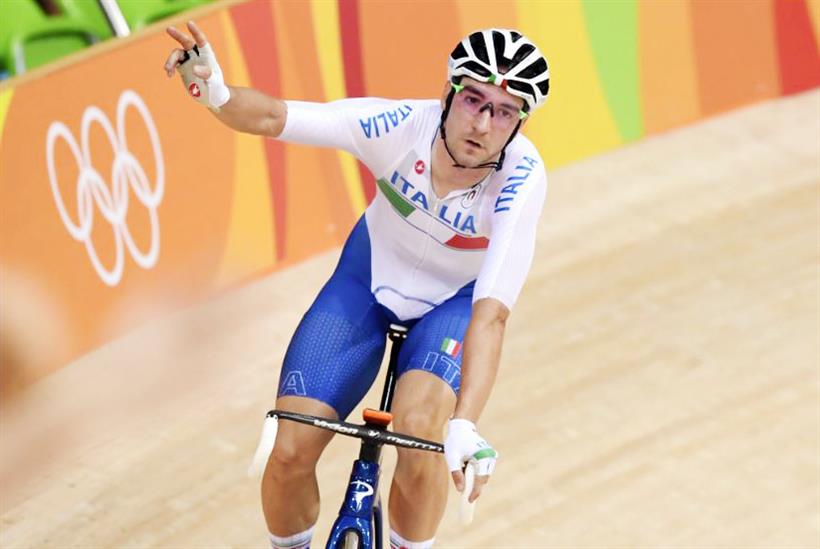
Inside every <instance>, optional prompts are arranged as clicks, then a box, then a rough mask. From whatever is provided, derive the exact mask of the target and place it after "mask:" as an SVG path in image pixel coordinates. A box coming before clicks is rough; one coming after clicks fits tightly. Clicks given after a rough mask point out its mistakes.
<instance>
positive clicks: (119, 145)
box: [46, 90, 165, 286]
mask: <svg viewBox="0 0 820 549" xmlns="http://www.w3.org/2000/svg"><path fill="white" fill-rule="evenodd" d="M129 107H133V108H135V109H136V110H137V112H138V113H139V114H140V115H141V116H142V120H143V122H144V123H145V127H146V128H147V130H148V135H149V137H150V139H151V148H152V149H153V152H154V165H155V166H156V182H155V183H154V185H153V190H152V189H151V185H150V184H149V181H148V176H147V175H146V174H145V170H144V169H143V168H142V165H140V163H139V161H138V160H137V159H136V158H135V157H134V155H133V154H131V152H130V151H129V150H128V141H127V139H126V136H125V133H126V132H125V129H126V128H125V114H126V112H127V111H128V108H129ZM95 122H96V123H98V124H99V125H100V126H101V127H102V129H103V131H104V132H105V134H106V136H107V137H108V141H109V142H110V143H111V148H112V149H113V151H114V162H113V165H112V169H111V181H112V182H113V185H112V186H111V187H110V188H109V185H108V183H107V182H106V180H105V179H104V178H103V175H102V174H100V173H99V172H98V171H97V170H96V169H95V168H94V167H93V165H92V158H91V150H90V148H89V132H90V130H91V127H92V126H93V124H94V123H95ZM60 138H62V139H63V140H64V141H65V142H66V144H67V145H68V147H69V149H71V153H72V154H73V155H74V159H75V160H76V161H77V166H78V167H79V174H78V175H77V182H76V183H77V184H76V188H77V217H78V220H77V222H76V223H75V222H74V220H73V219H72V217H71V215H69V213H68V211H67V209H66V206H65V202H64V201H63V196H62V194H61V192H60V188H59V185H58V180H57V173H56V170H55V168H54V147H55V145H56V143H57V140H58V139H60ZM81 143H82V150H80V147H79V146H78V144H77V140H76V139H75V138H74V135H73V134H72V133H71V131H70V130H69V129H68V127H67V126H66V125H65V124H63V123H62V122H52V124H51V126H49V128H48V137H47V138H46V159H47V162H48V177H49V181H50V182H51V191H52V193H53V194H54V201H55V202H56V204H57V211H58V212H59V213H60V219H62V220H63V224H64V225H65V226H66V228H67V229H68V232H69V233H70V234H71V236H72V237H73V238H74V239H75V240H77V241H78V242H82V243H83V244H85V249H86V251H87V252H88V257H89V258H90V259H91V263H92V265H93V266H94V269H95V270H96V271H97V274H99V276H100V278H101V279H102V281H103V282H105V283H106V284H107V285H109V286H116V285H117V284H119V282H120V280H121V279H122V273H123V268H124V264H125V249H127V250H128V252H129V253H130V254H131V257H133V258H134V261H136V262H137V264H138V265H139V266H140V267H142V268H143V269H150V268H152V267H153V266H154V265H156V263H157V259H158V258H159V241H160V238H159V217H158V215H157V207H158V206H159V204H160V202H162V196H163V192H164V190H165V165H164V163H163V158H162V150H161V148H160V142H159V134H158V133H157V128H156V126H155V125H154V120H153V118H151V113H150V112H149V111H148V108H147V107H146V106H145V103H144V102H143V100H142V98H141V97H140V96H139V95H137V93H136V92H134V91H131V90H125V91H124V92H122V94H121V95H120V98H119V100H118V102H117V131H116V133H115V132H114V128H113V127H112V126H111V122H110V121H109V120H108V117H107V116H106V115H105V113H104V112H103V111H102V110H100V109H99V108H98V107H96V106H94V105H92V106H90V107H88V108H86V109H85V112H84V113H83V118H82V124H81ZM129 186H130V187H131V189H133V191H134V195H135V196H136V199H137V200H138V201H139V203H140V204H142V205H143V206H145V208H147V209H148V215H149V219H150V224H151V243H150V245H149V247H148V250H147V251H145V252H143V251H142V250H140V249H139V247H137V245H136V244H135V243H134V239H133V237H132V236H131V231H130V230H129V229H128V225H127V224H126V215H127V213H128V203H129V199H130V198H129V197H130V192H129ZM94 204H96V206H97V208H98V209H99V211H100V213H101V214H102V218H103V219H105V220H106V221H107V222H108V223H109V224H110V225H111V227H112V229H113V231H114V246H115V259H114V265H113V266H112V267H110V268H109V267H106V266H105V265H103V263H102V261H101V260H100V257H99V255H98V254H97V250H96V248H95V247H94V242H93V241H92V239H91V230H92V229H93V227H94Z"/></svg>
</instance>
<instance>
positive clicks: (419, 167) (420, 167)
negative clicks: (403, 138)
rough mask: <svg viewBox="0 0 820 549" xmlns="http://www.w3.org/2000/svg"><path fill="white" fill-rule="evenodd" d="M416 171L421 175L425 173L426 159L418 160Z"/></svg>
mask: <svg viewBox="0 0 820 549" xmlns="http://www.w3.org/2000/svg"><path fill="white" fill-rule="evenodd" d="M414 169H415V170H416V173H417V174H419V175H421V174H423V173H424V161H423V160H416V165H415V166H414Z"/></svg>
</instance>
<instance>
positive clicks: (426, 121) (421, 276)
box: [279, 98, 547, 320]
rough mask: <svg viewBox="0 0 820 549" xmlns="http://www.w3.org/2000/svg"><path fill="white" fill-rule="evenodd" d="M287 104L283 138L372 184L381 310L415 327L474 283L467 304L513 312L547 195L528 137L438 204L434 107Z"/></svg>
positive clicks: (418, 103)
mask: <svg viewBox="0 0 820 549" xmlns="http://www.w3.org/2000/svg"><path fill="white" fill-rule="evenodd" d="M286 103H287V107H288V114H287V121H286V123H285V128H284V130H283V131H282V134H281V136H280V137H279V138H280V139H282V140H284V141H288V142H293V143H301V144H309V145H318V146H324V147H334V148H338V149H343V150H346V151H348V152H350V153H352V154H353V155H355V156H356V157H357V158H358V159H359V160H361V161H362V162H363V163H364V164H365V165H366V166H367V167H368V168H369V169H370V171H371V172H372V173H373V175H374V176H375V178H376V182H377V183H376V184H377V187H378V190H377V194H376V197H375V198H374V200H373V201H372V202H371V203H370V205H369V206H368V207H367V210H366V211H365V220H366V224H367V231H368V235H369V237H370V246H371V249H370V257H371V265H370V269H371V277H372V278H371V291H372V292H373V294H374V296H375V297H376V299H377V300H378V302H379V303H381V304H382V305H384V306H385V307H387V308H388V309H390V310H391V311H393V313H394V314H395V315H396V316H397V317H398V318H399V319H401V320H407V319H414V318H418V317H421V316H423V315H424V314H425V313H426V312H428V311H429V310H430V309H432V308H433V307H435V306H436V305H438V304H440V303H442V302H444V301H446V300H447V299H448V298H450V297H451V296H453V295H454V294H455V293H456V292H457V291H458V290H459V289H460V288H462V287H464V286H466V285H467V284H470V283H471V282H475V287H474V290H473V302H475V301H477V300H479V299H482V298H487V297H490V298H494V299H497V300H498V301H500V302H502V303H503V304H504V305H506V306H507V307H508V308H510V309H512V307H513V305H514V303H515V301H516V299H517V298H518V294H519V293H520V291H521V287H522V286H523V284H524V280H525V278H526V276H527V273H528V271H529V269H530V265H531V264H532V258H533V252H534V249H535V234H536V228H537V224H538V218H539V216H540V214H541V210H542V208H543V205H544V198H545V196H546V189H547V176H546V171H545V170H544V164H543V162H542V160H541V157H540V155H539V154H538V151H537V150H536V149H535V146H534V145H533V144H532V143H531V142H530V141H529V140H528V139H527V138H526V137H524V136H523V135H520V134H519V135H517V136H516V137H515V138H514V139H513V140H512V142H511V143H510V144H509V145H508V146H507V149H506V151H507V153H506V158H505V160H504V166H503V168H502V169H501V170H500V171H492V173H491V174H490V175H489V176H488V177H487V178H485V179H484V180H482V181H481V182H479V183H477V184H476V185H474V186H473V187H471V188H467V189H460V190H456V191H453V192H451V193H450V194H448V195H447V196H445V197H443V198H438V197H437V196H436V194H435V193H434V192H433V187H432V182H431V178H430V164H431V153H432V145H433V142H434V139H435V137H436V135H437V133H438V126H439V121H440V119H441V106H440V104H439V102H438V101H436V100H402V101H393V100H385V99H372V98H362V99H345V100H341V101H334V102H331V103H306V102H301V101H287V102H286Z"/></svg>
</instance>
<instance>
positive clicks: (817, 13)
mask: <svg viewBox="0 0 820 549" xmlns="http://www.w3.org/2000/svg"><path fill="white" fill-rule="evenodd" d="M806 7H807V8H808V10H809V19H811V25H812V27H814V40H815V41H816V42H817V47H818V48H820V0H808V1H807V2H806Z"/></svg>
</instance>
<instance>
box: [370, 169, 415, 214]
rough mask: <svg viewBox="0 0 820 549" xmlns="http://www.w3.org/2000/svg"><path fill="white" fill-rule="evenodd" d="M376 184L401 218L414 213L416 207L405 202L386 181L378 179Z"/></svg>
mask: <svg viewBox="0 0 820 549" xmlns="http://www.w3.org/2000/svg"><path fill="white" fill-rule="evenodd" d="M376 183H377V184H378V185H379V188H380V189H381V190H382V192H383V193H384V196H386V197H387V200H389V201H390V203H391V204H392V205H393V207H394V208H396V210H398V212H399V213H400V214H401V215H402V216H404V217H407V216H408V215H410V214H411V213H413V212H415V211H416V207H415V206H413V205H411V204H410V203H408V202H407V201H405V200H404V198H402V196H401V195H400V194H399V193H398V192H396V189H394V188H393V187H392V186H391V185H390V183H388V182H387V180H386V179H384V178H382V179H379V180H378V181H377V182H376Z"/></svg>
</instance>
